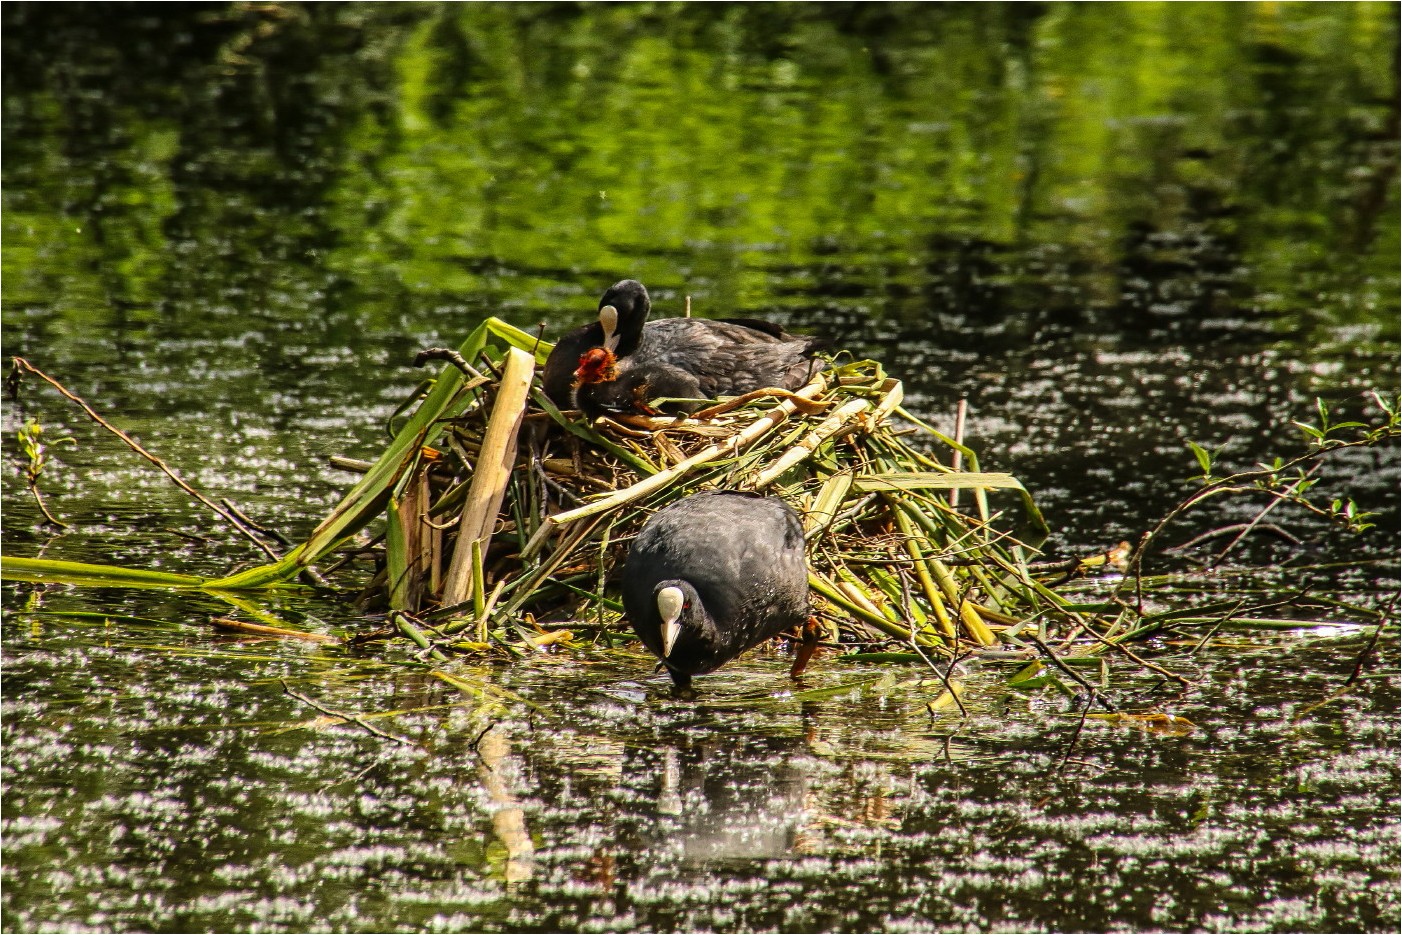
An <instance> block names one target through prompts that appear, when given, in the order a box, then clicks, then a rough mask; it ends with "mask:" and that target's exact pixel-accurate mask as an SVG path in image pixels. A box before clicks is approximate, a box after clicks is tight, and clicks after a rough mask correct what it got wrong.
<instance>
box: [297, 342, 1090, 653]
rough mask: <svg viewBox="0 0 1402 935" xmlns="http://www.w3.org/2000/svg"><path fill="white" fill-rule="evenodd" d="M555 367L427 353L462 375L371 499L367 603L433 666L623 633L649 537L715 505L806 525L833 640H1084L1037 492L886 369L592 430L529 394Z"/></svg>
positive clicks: (435, 390) (927, 647) (414, 410)
mask: <svg viewBox="0 0 1402 935" xmlns="http://www.w3.org/2000/svg"><path fill="white" fill-rule="evenodd" d="M549 351H550V345H549V344H547V343H543V342H540V341H539V340H538V339H537V338H535V337H534V336H532V335H528V334H526V333H524V332H521V331H519V330H517V329H515V328H512V327H511V326H509V325H506V324H505V323H502V322H500V321H497V320H494V319H493V320H489V321H488V322H485V323H484V324H483V325H482V326H481V327H480V328H479V329H478V330H477V331H476V332H474V334H473V335H472V336H471V337H469V339H468V340H467V341H466V342H465V343H464V344H463V346H462V347H461V348H460V349H459V351H458V352H457V353H454V352H450V351H435V352H431V353H430V354H429V356H437V357H440V358H455V359H456V361H457V362H456V363H448V364H446V365H445V366H444V367H443V369H442V371H441V372H440V373H439V374H438V376H437V377H436V378H434V379H433V380H432V381H430V382H429V383H426V384H425V385H424V386H423V387H422V392H421V394H419V395H418V397H417V399H416V400H415V401H412V402H411V403H410V405H409V407H406V409H405V410H404V411H405V412H407V413H409V416H408V421H407V423H406V424H405V425H404V426H403V427H402V428H400V429H399V431H398V433H397V434H396V436H395V440H394V442H393V443H392V444H391V446H390V448H389V449H388V450H387V451H386V453H385V455H384V456H382V457H381V459H380V461H379V462H377V463H376V465H374V466H373V467H372V468H370V470H369V472H368V474H367V477H366V479H364V480H362V485H365V484H367V483H370V484H378V485H380V486H382V487H383V491H384V493H385V495H386V496H387V499H386V500H385V501H384V502H383V504H379V505H378V506H379V508H380V509H383V510H384V511H385V512H386V513H387V523H386V532H385V536H384V540H383V543H384V547H383V552H382V553H380V554H379V555H378V559H379V568H378V571H377V573H376V574H375V576H374V578H373V580H372V581H371V582H370V584H369V586H368V587H367V588H366V590H365V592H364V593H363V594H362V600H363V601H366V602H371V603H381V604H383V605H387V606H388V607H389V609H390V610H391V611H393V612H394V613H393V614H392V616H393V617H394V619H395V620H396V621H397V623H398V626H399V629H401V630H402V631H404V632H405V633H406V635H409V636H410V637H412V638H414V639H415V641H416V642H419V643H420V644H421V645H422V646H424V647H425V649H426V650H428V649H432V650H434V651H435V652H436V651H437V650H438V649H441V648H446V647H448V646H455V647H457V648H459V649H465V650H486V649H488V648H490V647H491V646H492V645H493V644H494V643H508V642H515V641H517V640H518V639H519V640H524V641H529V642H531V643H532V644H533V645H536V646H539V645H540V644H541V642H542V641H550V640H552V639H554V638H568V637H565V635H564V634H563V633H562V632H561V631H560V630H558V629H557V630H553V631H551V630H548V629H547V628H546V627H545V625H546V624H549V623H557V624H562V625H565V626H568V625H570V624H576V625H577V624H579V623H580V622H589V623H591V624H592V625H594V626H596V627H616V623H615V621H616V618H617V616H618V611H619V610H620V609H621V608H620V605H619V603H618V601H617V600H616V598H615V597H614V596H612V595H615V594H616V593H617V592H616V583H617V581H616V578H617V573H618V571H619V570H620V569H621V567H622V562H623V559H624V558H625V556H626V554H627V550H628V546H629V544H630V542H631V541H632V539H633V537H634V536H635V535H636V533H637V532H638V530H639V528H640V527H641V526H642V524H643V523H644V522H645V521H646V520H647V518H648V517H649V516H650V515H651V514H652V513H653V512H654V511H655V510H657V509H658V508H660V507H662V506H664V505H666V504H668V503H670V502H672V501H674V500H677V499H679V498H681V497H685V496H687V495H688V494H690V493H693V492H695V491H697V490H703V489H712V488H726V489H735V490H755V491H762V492H765V493H768V494H771V495H774V496H778V497H781V498H783V499H784V500H785V501H786V502H788V503H789V504H790V505H791V506H792V507H794V509H795V510H796V511H797V512H798V513H799V514H800V516H801V517H802V518H803V522H804V526H805V530H806V535H807V548H808V560H809V581H810V585H811V588H812V592H813V598H814V604H815V608H816V609H817V612H818V616H819V619H820V620H821V621H823V623H824V624H825V629H826V636H827V640H828V641H830V642H834V643H842V644H872V643H885V642H889V641H892V640H895V641H900V642H902V643H904V644H907V645H909V646H911V647H912V648H913V649H915V650H917V651H921V652H934V653H937V654H944V655H950V656H952V655H955V654H957V653H960V652H962V651H964V650H965V649H968V648H977V647H986V646H991V645H994V644H995V643H997V642H998V641H999V634H1000V633H1003V634H1015V633H1017V632H1019V631H1021V630H1023V629H1024V628H1026V627H1027V626H1029V625H1034V624H1035V628H1036V629H1037V630H1038V632H1041V633H1042V634H1043V635H1045V633H1046V628H1047V627H1048V626H1057V625H1058V624H1068V625H1076V624H1078V623H1083V622H1084V621H1082V620H1081V619H1080V615H1079V614H1077V613H1075V612H1074V611H1073V610H1071V609H1069V607H1070V605H1069V603H1068V602H1067V601H1066V600H1064V599H1062V598H1060V597H1059V596H1058V595H1057V594H1056V593H1055V592H1054V591H1053V590H1051V589H1050V588H1049V587H1047V585H1045V584H1044V583H1042V582H1040V581H1039V580H1038V579H1037V577H1036V576H1035V575H1034V573H1033V569H1032V568H1031V567H1029V559H1031V558H1033V557H1035V556H1036V554H1037V553H1036V548H1035V546H1036V545H1037V544H1038V543H1039V542H1040V541H1041V540H1042V539H1043V538H1044V537H1045V533H1046V526H1045V524H1044V522H1043V520H1042V517H1041V515H1040V513H1039V512H1038V511H1037V508H1036V506H1035V504H1034V503H1033V501H1032V498H1031V497H1030V496H1029V495H1028V493H1027V491H1026V490H1025V489H1024V488H1023V487H1022V485H1021V484H1019V483H1018V481H1017V480H1016V479H1015V478H1013V477H1012V476H1011V475H1008V474H1002V473H988V472H983V471H980V470H979V469H978V457H977V454H976V453H975V452H973V451H972V450H970V449H969V448H968V447H966V446H964V445H962V444H960V443H959V442H957V441H955V440H954V439H952V438H949V437H947V436H946V435H944V434H943V433H941V432H939V431H937V430H935V429H934V428H932V427H931V426H929V425H927V424H925V423H923V422H922V421H920V420H919V419H917V418H915V417H914V416H912V415H910V414H909V413H908V412H906V411H905V410H904V409H903V408H902V407H901V401H902V388H901V384H900V382H899V381H898V380H895V379H893V378H891V377H889V376H887V375H886V374H885V372H884V371H883V370H882V368H881V366H880V364H878V363H876V362H874V361H869V360H863V361H843V360H841V359H839V360H836V361H834V362H832V364H831V366H830V368H829V369H827V370H825V371H824V372H822V373H820V374H819V375H818V376H817V377H816V378H815V379H814V380H813V381H812V382H810V383H809V384H808V385H806V386H804V387H802V388H801V389H799V390H798V391H797V392H793V393H788V392H783V391H779V390H761V391H757V392H754V393H750V394H748V395H746V396H743V397H739V398H735V399H729V400H723V401H721V402H720V403H719V404H716V405H712V406H710V407H709V408H707V409H703V410H701V411H698V412H696V413H694V414H692V415H690V416H688V417H672V416H630V417H624V418H621V419H617V420H614V419H607V418H604V419H600V420H598V421H597V422H595V423H593V424H589V423H588V422H587V421H586V420H584V419H583V418H582V417H581V416H580V415H579V414H578V413H571V412H560V411H559V410H557V409H556V408H555V407H554V406H552V405H551V404H550V402H549V401H548V400H547V399H546V398H545V397H544V395H543V394H542V393H541V392H540V390H539V387H538V384H537V383H535V382H533V379H532V378H533V375H534V371H535V367H536V365H537V364H539V363H540V362H543V361H544V359H545V357H546V356H547V355H548V353H549ZM961 462H962V464H963V465H967V468H968V469H967V470H961V469H959V468H958V466H959V465H960V464H961ZM354 493H355V492H354V491H353V492H352V494H353V495H352V497H350V498H348V501H350V502H354V500H355V497H354ZM345 506H346V505H345V504H343V506H342V511H344V509H345ZM335 518H336V517H335V516H334V515H333V517H332V518H331V519H330V520H328V523H330V522H332V521H334V520H335ZM325 525H326V524H323V526H324V527H325ZM319 532H320V530H319ZM313 539H314V540H315V539H316V536H314V537H313ZM362 554H363V550H362ZM623 629H625V630H626V625H623ZM444 638H446V640H447V642H440V640H442V639H444Z"/></svg>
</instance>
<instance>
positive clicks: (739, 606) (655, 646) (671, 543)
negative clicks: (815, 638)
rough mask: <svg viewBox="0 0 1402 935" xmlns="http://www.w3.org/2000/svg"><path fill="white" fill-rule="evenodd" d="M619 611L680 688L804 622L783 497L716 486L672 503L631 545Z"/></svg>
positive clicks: (803, 578) (795, 550) (794, 529)
mask: <svg viewBox="0 0 1402 935" xmlns="http://www.w3.org/2000/svg"><path fill="white" fill-rule="evenodd" d="M623 609H624V612H625V613H626V614H627V615H628V619H629V620H630V621H632V624H633V629H634V631H636V632H637V634H638V637H639V638H640V639H641V640H642V641H643V643H644V645H646V646H647V648H648V649H649V650H650V651H651V652H652V653H653V655H655V656H657V658H658V659H660V660H662V664H663V665H665V666H666V667H667V671H668V673H669V674H670V675H671V676H672V681H673V683H675V685H676V687H677V688H678V689H680V690H686V689H687V688H689V687H690V685H691V677H692V676H693V675H700V674H703V673H706V672H712V671H714V670H715V669H718V668H719V667H721V666H722V665H724V664H725V663H727V662H729V661H730V660H731V659H734V658H735V657H736V656H739V655H740V654H741V653H743V652H744V651H745V650H747V649H750V648H751V647H754V646H757V645H759V644H760V643H763V642H764V641H765V640H767V639H770V638H772V637H774V636H776V635H778V634H779V633H781V632H783V631H784V630H787V629H789V628H790V627H793V626H798V625H801V624H803V623H804V622H805V621H806V620H807V619H808V615H809V613H810V609H809V602H808V566H807V563H806V562H805V560H804V555H803V526H802V525H801V524H800V522H799V519H798V516H797V515H796V514H795V513H794V511H793V510H792V509H790V508H789V506H788V505H787V504H785V503H784V502H783V501H782V500H778V499H775V498H774V497H765V496H761V495H760V494H756V493H749V492H743V491H733V490H714V491H707V492H704V493H698V494H694V495H692V496H690V497H687V498H686V499H684V500H679V501H677V502H676V503H673V504H671V505H669V506H667V507H665V508H664V509H662V510H659V511H658V512H657V513H655V514H654V515H653V516H652V518H651V519H649V520H648V521H647V522H646V523H645V524H644V525H643V528H642V531H641V532H639V533H638V537H637V539H635V540H634V542H633V547H632V549H631V550H629V552H628V560H627V562H626V563H625V565H624V568H623ZM804 661H806V659H805V660H804Z"/></svg>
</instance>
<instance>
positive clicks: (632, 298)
mask: <svg viewBox="0 0 1402 935" xmlns="http://www.w3.org/2000/svg"><path fill="white" fill-rule="evenodd" d="M651 311H652V300H651V299H649V298H648V294H647V289H645V288H643V284H642V283H640V282H638V281H637V280H635V279H625V280H623V281H621V282H617V283H614V284H613V285H612V286H610V287H609V290H608V291H607V292H605V293H604V297H603V298H602V299H600V300H599V315H598V318H597V319H596V320H594V321H592V322H590V323H589V324H587V325H584V326H583V327H581V328H576V329H575V330H573V331H571V332H570V333H569V334H567V335H565V336H564V337H562V338H561V339H560V340H559V341H557V342H555V349H554V350H552V351H551V352H550V356H549V357H548V358H546V360H545V368H544V369H543V370H542V371H541V375H540V382H541V387H542V388H543V389H544V390H545V396H546V398H547V399H549V400H550V401H551V402H552V403H554V404H555V405H556V406H558V407H559V408H561V409H575V408H577V407H576V405H575V397H574V390H575V387H576V385H577V384H576V381H575V370H576V369H577V368H578V367H579V365H580V362H581V358H582V357H583V355H584V354H585V353H586V352H587V351H589V350H590V349H591V348H604V349H607V350H608V351H609V352H610V353H612V354H617V353H618V347H619V341H620V338H621V334H620V327H621V326H624V325H626V327H627V329H628V333H629V334H634V335H636V334H641V333H642V328H643V323H644V322H645V321H647V316H648V313H649V312H651ZM635 322H636V324H635ZM636 344H637V338H636V337H634V338H633V339H632V342H631V344H630V350H631V347H632V346H634V345H636Z"/></svg>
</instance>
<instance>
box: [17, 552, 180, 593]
mask: <svg viewBox="0 0 1402 935" xmlns="http://www.w3.org/2000/svg"><path fill="white" fill-rule="evenodd" d="M0 577H3V578H4V579H5V580H7V581H33V582H37V583H42V584H72V585H78V586H80V587H89V588H114V587H116V588H188V589H193V588H204V587H206V586H207V581H206V579H204V578H196V577H194V576H193V575H178V574H175V573H173V572H168V571H150V570H148V569H144V568H123V567H122V566H120V565H92V564H88V563H86V562H64V561H59V560H57V559H51V558H16V557H14V556H12V555H6V556H3V557H0Z"/></svg>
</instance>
